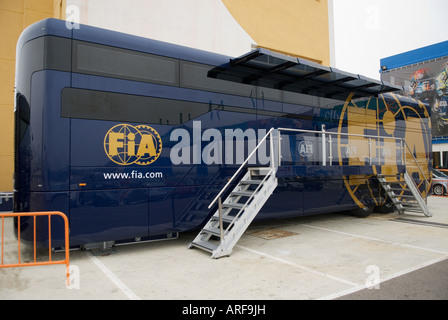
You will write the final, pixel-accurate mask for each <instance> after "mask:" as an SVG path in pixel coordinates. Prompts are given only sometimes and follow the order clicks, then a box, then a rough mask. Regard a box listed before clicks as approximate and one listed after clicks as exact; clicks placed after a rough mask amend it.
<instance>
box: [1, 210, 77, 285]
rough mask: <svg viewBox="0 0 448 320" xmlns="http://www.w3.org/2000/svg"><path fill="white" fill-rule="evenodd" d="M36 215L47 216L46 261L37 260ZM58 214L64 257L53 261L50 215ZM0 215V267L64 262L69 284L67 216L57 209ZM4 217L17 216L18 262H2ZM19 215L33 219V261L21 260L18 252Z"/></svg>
mask: <svg viewBox="0 0 448 320" xmlns="http://www.w3.org/2000/svg"><path fill="white" fill-rule="evenodd" d="M37 216H48V239H49V240H48V247H49V248H48V257H49V259H48V261H42V262H38V261H37V250H36V217H37ZM52 216H60V217H62V219H64V229H65V259H64V260H56V261H53V260H52V257H51V251H52V248H51V217H52ZM0 217H1V219H2V239H1V240H2V241H1V263H0V269H1V268H12V267H28V266H42V265H53V264H65V265H66V277H67V286H68V285H69V284H70V254H69V248H70V246H69V238H68V234H69V233H68V219H67V216H66V215H65V214H64V213H62V212H59V211H49V212H26V213H16V212H14V213H1V214H0ZM6 217H17V219H18V221H17V226H18V227H17V238H18V263H15V264H4V263H3V253H4V234H5V232H4V231H5V218H6ZM20 217H33V221H34V241H33V249H34V261H33V262H22V259H21V252H20V242H21V241H20Z"/></svg>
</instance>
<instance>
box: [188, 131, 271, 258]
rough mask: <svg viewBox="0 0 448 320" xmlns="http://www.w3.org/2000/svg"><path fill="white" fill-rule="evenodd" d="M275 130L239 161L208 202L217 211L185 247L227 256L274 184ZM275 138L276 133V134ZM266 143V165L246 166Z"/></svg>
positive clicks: (213, 254)
mask: <svg viewBox="0 0 448 320" xmlns="http://www.w3.org/2000/svg"><path fill="white" fill-rule="evenodd" d="M275 133H277V134H278V131H277V130H275V129H274V128H272V129H271V130H269V132H268V133H267V134H266V135H265V136H264V137H263V138H262V139H261V140H260V142H259V143H258V145H257V146H256V147H255V149H254V150H253V151H252V152H251V153H250V155H249V156H248V157H247V159H246V160H245V161H244V162H243V163H242V164H241V166H240V167H239V169H238V170H237V171H236V172H235V174H234V175H233V176H232V178H231V179H230V180H229V181H228V182H227V184H226V185H225V186H224V188H223V189H222V190H221V192H220V193H219V194H218V195H217V196H216V197H215V199H214V200H213V201H212V202H211V203H210V205H209V209H210V208H211V207H212V206H213V205H214V204H215V203H218V210H216V212H215V213H214V214H213V216H212V217H211V218H210V220H209V221H208V222H207V223H206V224H205V226H204V227H203V228H202V230H201V231H200V232H199V234H198V235H197V236H196V238H195V239H194V240H193V242H191V243H190V245H189V248H193V247H196V248H200V249H202V250H206V251H209V252H211V253H212V258H220V257H223V256H228V255H230V254H231V253H232V250H233V247H234V246H235V244H236V243H237V242H238V240H239V239H240V238H241V236H242V235H243V234H244V232H245V231H246V229H247V228H248V227H249V225H250V223H251V222H252V221H253V219H254V218H255V217H256V215H257V214H258V212H259V211H260V210H261V208H262V207H263V205H264V204H265V203H266V201H267V200H268V199H269V197H270V196H271V194H272V192H274V190H275V188H276V187H277V178H276V173H277V168H278V163H276V161H275V154H274V134H275ZM278 137H279V136H278ZM268 138H269V145H270V148H269V149H270V166H269V167H247V164H248V163H249V160H250V159H251V158H252V157H253V156H254V155H255V154H256V152H257V150H258V149H259V148H260V146H261V145H262V144H263V143H268V141H267V140H268ZM243 170H247V171H246V173H245V174H244V176H243V178H242V179H241V180H240V181H239V182H238V183H237V185H236V186H235V187H234V189H233V190H232V191H230V193H229V195H228V197H227V198H226V199H225V200H224V202H222V201H221V197H222V196H223V195H224V194H225V193H226V192H227V190H228V188H229V187H230V186H231V185H232V184H234V181H236V179H237V177H238V176H240V174H241V173H242V171H243Z"/></svg>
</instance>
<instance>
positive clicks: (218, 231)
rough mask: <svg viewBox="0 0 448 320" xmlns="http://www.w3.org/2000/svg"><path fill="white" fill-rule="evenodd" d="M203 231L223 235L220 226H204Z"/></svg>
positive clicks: (218, 235)
mask: <svg viewBox="0 0 448 320" xmlns="http://www.w3.org/2000/svg"><path fill="white" fill-rule="evenodd" d="M202 232H205V233H209V234H211V235H214V236H217V237H220V236H221V230H220V229H218V228H213V227H207V228H205V227H204V228H202Z"/></svg>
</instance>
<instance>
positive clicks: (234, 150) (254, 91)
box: [14, 19, 431, 248]
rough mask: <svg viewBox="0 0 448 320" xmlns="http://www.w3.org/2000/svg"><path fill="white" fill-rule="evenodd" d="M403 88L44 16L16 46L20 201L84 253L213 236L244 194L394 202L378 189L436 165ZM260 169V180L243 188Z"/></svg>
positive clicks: (285, 200) (268, 213)
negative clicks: (97, 247)
mask: <svg viewBox="0 0 448 320" xmlns="http://www.w3.org/2000/svg"><path fill="white" fill-rule="evenodd" d="M400 89H402V88H401V87H397V86H393V85H389V84H387V83H383V82H381V81H376V80H372V79H367V78H365V77H362V76H359V75H353V74H349V73H346V72H342V71H340V70H336V69H332V68H328V67H324V66H321V65H317V64H314V63H312V62H309V61H305V60H302V59H297V58H293V57H290V56H285V55H281V54H277V53H274V52H271V51H268V50H264V49H256V50H254V51H252V52H249V53H248V54H246V55H243V56H241V57H239V58H232V57H227V56H222V55H218V54H214V53H209V52H204V51H200V50H196V49H191V48H186V47H181V46H177V45H173V44H169V43H163V42H159V41H155V40H151V39H144V38H140V37H136V36H132V35H127V34H122V33H118V32H114V31H109V30H103V29H99V28H94V27H90V26H84V25H81V26H80V27H79V28H69V27H67V25H66V23H65V21H60V20H55V19H48V20H43V21H41V22H38V23H36V24H34V25H32V26H30V27H29V28H27V29H26V30H25V31H24V32H23V34H22V35H21V37H20V39H19V42H18V46H17V78H16V93H15V95H16V99H15V101H16V104H15V175H14V211H16V212H35V211H61V212H64V213H65V214H66V215H67V217H68V219H69V224H70V244H71V246H74V247H85V248H87V247H89V246H94V244H105V243H107V244H110V245H116V244H119V243H128V242H138V241H145V240H154V239H163V238H176V236H177V235H178V233H180V232H187V231H191V230H202V231H200V234H207V233H206V231H203V229H204V226H205V225H206V224H207V223H208V222H209V221H210V220H213V216H214V214H215V212H216V210H217V209H218V207H220V208H221V209H222V210H221V211H220V212H221V218H220V219H217V220H218V221H217V223H218V225H216V224H215V225H214V226H212V227H211V229H210V232H211V233H210V234H207V239H204V238H202V240H201V241H202V242H204V241H205V242H207V241H208V240H209V239H210V238H219V237H220V236H223V233H222V232H223V231H224V229H225V224H229V225H231V226H235V225H236V224H237V223H236V220H238V219H237V218H234V219H232V220H233V222H229V221H227V220H229V216H230V217H238V218H241V217H242V216H244V215H245V214H247V212H246V213H245V212H244V210H245V209H247V208H248V206H247V205H239V204H238V201H239V199H244V197H245V196H246V197H247V198H249V199H248V200H247V198H246V200H247V201H246V202H245V203H248V204H250V201H252V200H253V199H254V198H255V200H257V198H258V200H260V205H259V207H257V208H256V210H255V211H256V213H255V214H254V216H253V217H252V218H251V219H250V221H252V219H273V218H275V219H278V218H288V217H298V216H303V215H310V214H320V213H328V212H340V211H351V212H353V213H357V214H359V215H361V216H366V215H368V214H370V212H372V210H374V209H375V208H377V209H378V210H380V211H388V210H389V211H390V210H392V209H394V206H395V207H397V206H398V207H397V208H399V206H400V204H398V203H395V202H394V199H395V197H391V193H390V192H389V193H388V191H387V190H386V189H385V188H383V186H384V185H385V184H387V185H389V182H390V183H398V184H399V185H400V186H402V187H403V184H404V183H405V182H404V177H403V175H404V174H405V173H408V174H409V176H410V177H411V178H412V179H413V180H414V184H415V186H416V187H417V188H418V189H419V190H420V193H421V195H423V196H425V195H426V194H427V192H428V190H429V186H427V178H428V177H429V176H430V175H429V170H430V169H431V168H430V166H431V159H430V158H431V152H430V151H431V130H430V121H429V114H428V106H427V105H425V104H424V103H422V102H420V101H418V100H414V99H410V98H403V97H400V96H397V95H395V94H394V93H393V92H394V91H396V90H400ZM266 168H267V169H266ZM269 169H272V170H273V171H269ZM249 171H250V172H251V173H254V172H257V173H258V174H253V176H254V177H251V179H249V180H257V179H258V180H259V181H258V182H254V183H255V185H256V186H249V185H247V186H245V187H244V188H241V186H242V179H244V176H245V175H246V174H247V172H249ZM268 171H269V172H270V173H269V174H271V176H270V177H268V178H266V177H267V175H268ZM400 175H401V177H400ZM255 176H258V177H261V178H256V177H255ZM388 176H395V178H392V179H393V181H389V182H386V183H385V182H384V181H383V182H382V181H381V179H383V178H385V179H386V178H387V177H388ZM263 177H264V178H266V179H265V180H264V181H265V182H266V181H268V180H272V183H273V185H271V188H272V189H270V190H269V191H268V192H267V193H266V194H265V195H264V196H260V195H258V196H256V193H257V192H258V191H260V190H261V189H262V188H263V184H264V182H262V181H263V179H264V178H263ZM271 178H272V179H271ZM260 181H261V182H260ZM257 186H260V188H259V189H256V188H257ZM403 188H404V187H403ZM403 190H404V189H403ZM249 194H252V197H251V196H249ZM230 198H231V199H233V200H229V199H230ZM255 200H254V201H255ZM229 201H230V202H229ZM242 201H245V200H242ZM219 203H221V205H219ZM232 203H233V205H232ZM231 206H233V207H234V208H230V207H231ZM232 210H233V211H232ZM251 210H252V209H251ZM241 220H242V219H241ZM55 223H56V224H57V223H58V222H56V221H55ZM21 224H22V229H21V230H22V231H21V236H22V238H23V239H24V240H27V239H28V240H30V239H31V238H32V235H33V230H32V224H31V223H30V222H29V221H27V220H26V219H22V220H21ZM46 224H47V221H46V220H45V221H44V220H42V221H39V222H38V226H37V230H38V236H37V241H38V242H39V243H40V244H42V245H46V244H47V243H48V239H46V237H47V233H46V228H47V226H46ZM219 226H221V227H222V228H221V229H220V228H219ZM246 227H247V226H246ZM230 228H232V227H230ZM212 229H214V231H213V230H212ZM216 229H219V232H217V231H216ZM235 229H236V227H235ZM243 229H244V228H243ZM39 230H41V231H39ZM213 232H214V233H213ZM54 236H55V238H56V239H53V240H52V245H54V246H55V247H57V246H58V245H61V246H62V245H63V235H62V234H60V235H58V234H55V235H54Z"/></svg>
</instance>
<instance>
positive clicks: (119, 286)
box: [86, 251, 141, 300]
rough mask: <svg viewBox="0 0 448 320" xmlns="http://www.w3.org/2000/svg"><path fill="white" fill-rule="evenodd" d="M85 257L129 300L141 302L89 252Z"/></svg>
mask: <svg viewBox="0 0 448 320" xmlns="http://www.w3.org/2000/svg"><path fill="white" fill-rule="evenodd" d="M86 255H87V256H88V257H89V258H90V260H92V261H93V263H94V264H95V265H96V266H97V267H98V268H99V269H100V270H101V271H102V272H103V273H104V274H105V275H106V276H107V277H108V278H109V280H111V281H112V282H113V283H114V284H115V285H116V286H117V287H118V288H119V289H120V290H121V291H122V292H123V293H124V294H125V295H126V297H128V298H129V299H130V300H141V299H140V297H138V296H137V295H136V294H135V293H134V292H132V290H131V289H129V288H128V287H127V286H126V285H125V284H124V283H123V282H122V281H121V280H120V279H119V278H118V277H117V276H116V275H115V274H114V273H113V272H112V271H110V270H109V269H108V268H107V267H106V266H105V265H104V264H103V263H102V262H101V261H100V260H99V259H98V258H97V257H95V256H94V255H93V254H92V253H91V252H90V251H86Z"/></svg>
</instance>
